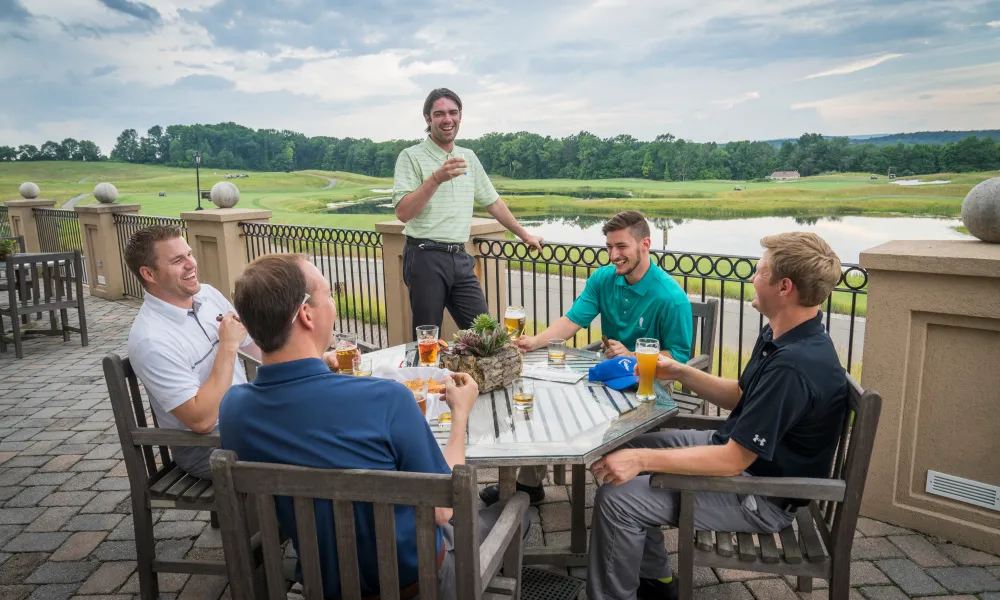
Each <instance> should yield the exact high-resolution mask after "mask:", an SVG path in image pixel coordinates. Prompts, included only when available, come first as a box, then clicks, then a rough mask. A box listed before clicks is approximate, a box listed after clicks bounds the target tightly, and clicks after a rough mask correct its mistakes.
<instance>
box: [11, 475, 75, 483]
mask: <svg viewBox="0 0 1000 600" xmlns="http://www.w3.org/2000/svg"><path fill="white" fill-rule="evenodd" d="M71 477H73V474H72V473H65V472H63V473H35V474H34V475H29V476H28V477H26V478H24V480H22V481H21V485H25V486H31V485H62V484H64V483H66V481H68V480H69V479H70V478H71Z"/></svg>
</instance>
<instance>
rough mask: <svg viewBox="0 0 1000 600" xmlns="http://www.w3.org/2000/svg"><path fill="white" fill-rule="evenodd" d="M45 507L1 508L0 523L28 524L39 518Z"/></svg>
mask: <svg viewBox="0 0 1000 600" xmlns="http://www.w3.org/2000/svg"><path fill="white" fill-rule="evenodd" d="M43 512H45V509H44V508H39V507H37V506H31V507H25V508H0V525H26V524H28V523H31V522H32V521H34V520H35V519H37V518H38V517H39V516H40V515H41V514H42V513H43Z"/></svg>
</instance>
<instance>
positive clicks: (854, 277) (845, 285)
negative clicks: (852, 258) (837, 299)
mask: <svg viewBox="0 0 1000 600" xmlns="http://www.w3.org/2000/svg"><path fill="white" fill-rule="evenodd" d="M844 267H846V268H845V269H844V271H843V272H842V273H841V274H840V281H838V282H837V287H836V289H837V290H843V291H851V292H856V293H858V294H867V293H868V289H867V288H868V271H865V270H864V269H862V268H861V266H860V265H855V264H845V265H844Z"/></svg>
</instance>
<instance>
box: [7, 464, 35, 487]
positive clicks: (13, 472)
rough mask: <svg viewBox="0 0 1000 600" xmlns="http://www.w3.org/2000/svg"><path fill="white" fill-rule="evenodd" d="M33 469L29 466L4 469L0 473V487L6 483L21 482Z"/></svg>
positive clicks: (14, 483)
mask: <svg viewBox="0 0 1000 600" xmlns="http://www.w3.org/2000/svg"><path fill="white" fill-rule="evenodd" d="M34 472H35V470H34V469H33V468H31V467H15V468H13V469H4V471H3V472H2V473H0V487H5V486H8V485H17V484H19V483H21V481H23V480H24V479H25V478H26V477H27V476H28V475H31V474H32V473H34Z"/></svg>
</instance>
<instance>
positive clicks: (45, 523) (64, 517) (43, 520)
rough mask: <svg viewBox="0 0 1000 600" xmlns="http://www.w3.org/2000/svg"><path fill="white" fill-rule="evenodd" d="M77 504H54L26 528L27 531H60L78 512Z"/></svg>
mask: <svg viewBox="0 0 1000 600" xmlns="http://www.w3.org/2000/svg"><path fill="white" fill-rule="evenodd" d="M76 511H77V507H75V506H53V507H51V508H47V509H45V512H44V513H42V516H40V517H38V518H37V519H35V520H34V521H32V522H31V524H30V525H28V526H27V527H25V528H24V530H25V531H59V530H60V529H62V526H63V525H65V524H66V522H67V521H69V520H70V519H71V518H72V517H73V515H75V514H76Z"/></svg>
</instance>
